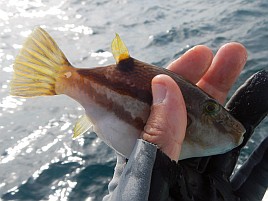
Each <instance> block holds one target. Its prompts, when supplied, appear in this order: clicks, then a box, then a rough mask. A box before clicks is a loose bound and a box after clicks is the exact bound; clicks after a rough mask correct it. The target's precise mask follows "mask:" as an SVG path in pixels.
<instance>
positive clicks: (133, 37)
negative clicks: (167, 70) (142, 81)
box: [0, 0, 268, 201]
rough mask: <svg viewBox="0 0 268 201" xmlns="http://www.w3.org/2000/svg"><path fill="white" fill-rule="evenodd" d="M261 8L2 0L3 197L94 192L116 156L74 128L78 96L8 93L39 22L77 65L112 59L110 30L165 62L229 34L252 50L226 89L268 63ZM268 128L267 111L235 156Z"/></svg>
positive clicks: (251, 4) (139, 52)
mask: <svg viewBox="0 0 268 201" xmlns="http://www.w3.org/2000/svg"><path fill="white" fill-rule="evenodd" d="M267 10H268V3H267V1H265V0H260V1H253V0H232V1H231V0H227V1H223V0H221V1H212V0H205V1H201V0H197V1H186V0H181V1H175V0H171V1H161V0H156V1H141V0H137V1H129V0H90V1H80V0H70V1H67V0H60V1H54V0H19V1H18V0H9V1H0V136H1V137H0V200H62V201H64V200H87V201H89V200H94V201H95V200H101V199H102V197H103V196H104V195H105V194H107V185H108V183H109V181H110V179H111V177H112V174H113V168H114V165H115V154H114V152H113V150H111V149H110V148H108V147H107V146H106V145H105V144H104V143H103V142H102V141H100V140H99V139H98V138H97V137H96V135H95V134H94V133H92V134H86V135H84V137H82V138H79V139H76V140H73V139H72V138H71V136H72V129H73V125H74V123H75V122H76V120H77V119H78V117H79V116H80V115H82V114H83V109H82V108H81V106H80V105H79V104H78V103H76V102H75V101H73V100H71V99H70V98H68V97H66V96H63V95H62V96H54V97H41V98H33V99H27V100H26V99H22V98H15V97H11V96H9V83H10V79H11V76H12V63H13V61H14V58H15V56H16V55H17V54H18V51H19V49H20V48H21V45H22V43H23V41H24V40H25V38H26V37H27V36H28V35H29V34H30V33H31V31H32V30H33V29H34V28H35V27H36V26H41V27H43V28H44V29H45V30H47V31H48V32H49V33H50V34H51V35H52V36H53V38H54V39H55V40H56V42H57V43H58V44H59V46H60V48H61V49H62V50H63V52H64V53H65V54H66V56H67V58H68V60H69V61H70V62H71V63H72V64H73V65H74V66H77V67H93V66H102V65H106V64H110V63H113V62H114V60H113V58H112V56H111V53H110V43H111V40H112V39H113V37H114V33H115V32H116V33H119V34H120V35H121V37H122V38H123V40H124V41H125V43H126V45H127V47H128V48H129V51H130V53H131V55H132V56H133V57H135V58H138V59H140V60H143V61H145V62H148V63H153V64H156V65H159V66H163V67H166V66H167V65H168V64H169V63H170V62H171V61H173V60H174V59H176V58H178V57H179V56H180V55H182V54H183V53H184V52H185V51H187V50H188V49H190V48H191V47H193V46H195V45H198V44H204V45H207V46H208V47H210V48H211V49H212V50H213V52H214V53H216V51H217V49H218V48H219V47H220V46H221V45H223V44H225V43H227V42H230V41H237V42H240V43H242V44H244V45H245V47H246V48H247V50H248V55H249V57H248V62H247V64H246V66H245V69H244V70H243V71H242V73H241V76H240V78H239V79H238V81H237V82H236V84H235V86H234V87H233V88H232V90H231V92H230V94H229V96H231V95H232V93H233V92H234V91H235V89H237V87H238V86H239V85H241V84H242V83H243V82H244V81H245V80H246V79H247V78H248V77H249V76H250V75H252V74H253V73H255V72H257V71H259V70H262V69H266V70H267V69H268V59H267V56H268V45H267V44H268V11H267ZM267 134H268V121H267V119H266V120H264V121H263V122H262V123H261V125H260V126H259V127H258V128H257V129H256V132H255V134H254V137H253V139H251V140H250V142H249V143H248V145H247V146H246V147H245V149H244V150H243V153H242V154H241V158H240V160H239V164H241V163H242V162H243V161H244V160H245V159H246V158H247V157H248V155H249V153H250V152H251V151H252V149H253V148H254V147H255V146H257V145H258V143H259V142H260V141H261V140H262V139H263V138H264V137H266V136H267Z"/></svg>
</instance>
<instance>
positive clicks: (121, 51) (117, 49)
mask: <svg viewBox="0 0 268 201" xmlns="http://www.w3.org/2000/svg"><path fill="white" fill-rule="evenodd" d="M111 48H112V53H113V56H114V59H115V61H116V63H117V64H118V63H119V62H120V61H122V60H125V59H128V58H129V57H130V56H129V53H128V49H127V47H126V45H125V44H124V42H123V41H122V40H121V38H120V37H119V35H118V34H116V35H115V38H114V39H113V41H112V45H111Z"/></svg>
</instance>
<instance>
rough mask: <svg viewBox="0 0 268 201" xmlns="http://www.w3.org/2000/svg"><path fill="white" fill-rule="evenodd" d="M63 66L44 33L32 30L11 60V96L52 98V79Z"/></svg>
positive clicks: (58, 54)
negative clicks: (12, 72)
mask: <svg viewBox="0 0 268 201" xmlns="http://www.w3.org/2000/svg"><path fill="white" fill-rule="evenodd" d="M66 66H70V63H69V62H68V61H67V59H66V57H65V56H64V54H63V53H62V51H61V50H60V48H59V47H58V46H57V44H56V42H55V41H54V40H53V39H52V38H51V37H50V36H49V35H48V33H47V32H46V31H45V30H43V29H42V28H36V29H35V30H34V31H33V33H32V34H31V35H30V36H29V37H28V38H27V40H26V42H25V44H24V45H23V47H22V49H21V51H20V53H19V54H18V56H17V57H16V59H15V62H14V66H13V68H14V74H13V78H12V81H11V85H10V88H11V95H14V96H21V97H33V96H45V95H55V94H56V92H55V83H56V79H57V77H58V76H59V73H60V72H62V70H63V69H64V68H65V67H66Z"/></svg>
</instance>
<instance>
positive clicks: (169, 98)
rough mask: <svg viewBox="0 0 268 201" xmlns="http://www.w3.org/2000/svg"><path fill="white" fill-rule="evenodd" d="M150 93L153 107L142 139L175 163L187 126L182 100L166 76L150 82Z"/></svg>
mask: <svg viewBox="0 0 268 201" xmlns="http://www.w3.org/2000/svg"><path fill="white" fill-rule="evenodd" d="M152 93H153V105H152V107H151V113H150V116H149V118H148V120H147V123H146V125H145V127H144V131H143V132H142V137H143V139H144V140H146V141H148V142H150V143H153V144H156V145H157V146H158V147H159V148H160V149H161V151H163V152H164V153H165V154H166V155H168V156H169V157H170V158H171V159H172V160H175V161H178V159H179V155H180V150H181V145H182V142H183V139H184V136H185V131H186V125H187V113H186V108H185V103H184V99H183V96H182V94H181V91H180V89H179V87H178V85H177V84H176V82H175V81H174V80H173V79H172V78H170V77H169V76H167V75H158V76H156V77H154V78H153V80H152Z"/></svg>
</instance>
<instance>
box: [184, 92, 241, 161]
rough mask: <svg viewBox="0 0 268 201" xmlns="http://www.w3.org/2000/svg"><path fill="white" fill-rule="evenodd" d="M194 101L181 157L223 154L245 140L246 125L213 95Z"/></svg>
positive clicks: (191, 104)
mask: <svg viewBox="0 0 268 201" xmlns="http://www.w3.org/2000/svg"><path fill="white" fill-rule="evenodd" d="M190 102H191V103H189V104H188V105H187V129H186V136H185V141H184V144H183V148H182V153H181V156H180V159H184V158H191V157H193V156H194V157H202V156H209V155H215V154H222V153H225V152H227V151H229V150H231V149H233V148H235V147H237V146H238V145H240V144H241V143H242V141H243V134H244V133H245V128H244V126H243V125H242V124H241V123H240V122H239V121H238V120H236V119H235V118H234V117H233V116H232V115H231V114H230V113H229V112H228V111H227V110H226V109H225V108H224V107H223V106H222V105H221V104H220V103H218V102H217V101H216V100H214V99H212V98H210V97H209V96H207V98H202V99H198V98H197V97H195V98H192V99H191V100H190Z"/></svg>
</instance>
